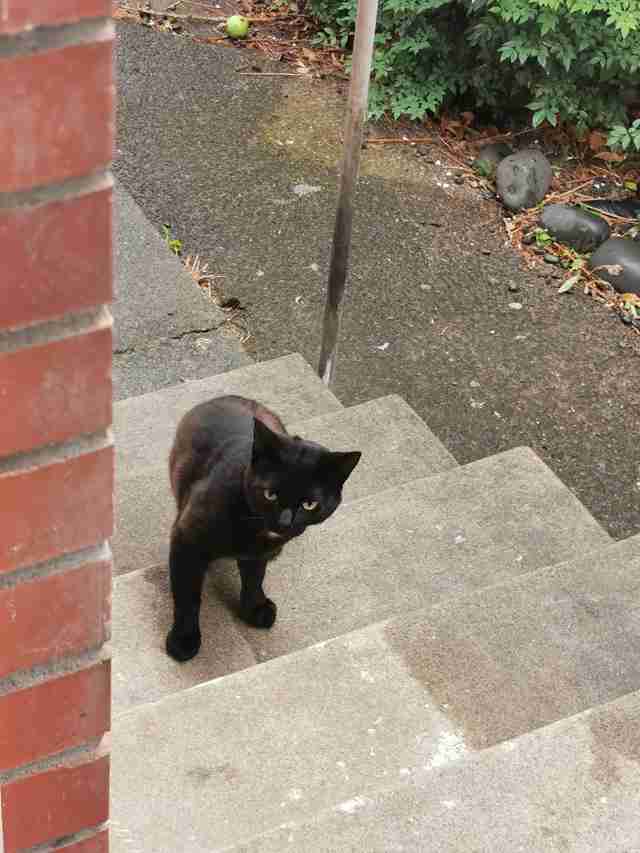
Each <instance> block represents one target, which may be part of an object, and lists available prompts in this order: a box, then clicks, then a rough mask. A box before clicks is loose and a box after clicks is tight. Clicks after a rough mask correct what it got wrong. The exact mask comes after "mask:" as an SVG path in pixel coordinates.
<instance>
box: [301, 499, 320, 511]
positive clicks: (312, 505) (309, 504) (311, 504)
mask: <svg viewBox="0 0 640 853" xmlns="http://www.w3.org/2000/svg"><path fill="white" fill-rule="evenodd" d="M302 506H303V508H304V509H306V511H307V512H313V510H314V509H317V508H318V501H303V503H302Z"/></svg>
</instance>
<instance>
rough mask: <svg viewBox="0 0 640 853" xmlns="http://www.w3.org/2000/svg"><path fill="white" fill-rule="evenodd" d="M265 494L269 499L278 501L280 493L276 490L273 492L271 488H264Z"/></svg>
mask: <svg viewBox="0 0 640 853" xmlns="http://www.w3.org/2000/svg"><path fill="white" fill-rule="evenodd" d="M264 496H265V498H266V499H267V500H268V501H277V500H278V495H277V494H276V492H272V491H271V489H265V490H264Z"/></svg>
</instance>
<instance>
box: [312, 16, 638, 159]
mask: <svg viewBox="0 0 640 853" xmlns="http://www.w3.org/2000/svg"><path fill="white" fill-rule="evenodd" d="M311 7H312V10H313V12H314V14H315V16H316V18H317V19H318V21H319V23H320V25H321V26H322V27H323V28H324V29H323V31H321V33H320V34H319V39H320V40H322V39H324V40H329V41H332V42H333V43H336V44H342V45H346V46H348V45H350V44H351V39H352V35H353V31H354V28H355V15H356V8H357V3H356V0H311ZM639 69H640V2H639V0H380V9H379V13H378V26H377V31H376V45H375V53H374V58H373V75H372V85H371V98H370V104H369V109H370V113H371V116H372V117H374V118H375V117H380V116H381V115H382V114H383V113H386V112H390V113H391V114H392V115H393V116H394V117H395V118H399V117H400V116H408V117H409V118H412V119H421V118H423V117H424V116H425V115H426V114H428V113H437V112H438V111H439V110H440V109H441V108H443V107H444V108H446V107H450V106H453V105H455V106H461V107H466V108H469V109H474V110H478V109H480V110H487V111H488V112H491V113H492V114H493V115H496V116H497V117H498V118H500V117H504V116H506V115H508V114H513V113H516V112H518V111H520V110H522V109H524V108H528V109H529V110H530V111H531V112H532V121H533V124H534V125H539V124H541V123H542V122H544V121H547V122H549V123H550V124H552V125H555V124H557V122H558V121H568V122H570V123H571V124H573V125H576V126H577V127H578V128H579V129H581V130H582V129H585V128H588V127H591V128H592V127H596V126H611V125H624V124H625V123H626V110H625V107H624V104H623V101H622V97H621V94H622V92H623V91H624V90H626V89H628V88H629V86H630V85H632V84H633V81H634V80H636V81H637V80H638V79H639ZM623 129H624V128H623ZM625 138H626V137H625ZM630 138H631V137H630ZM634 138H635V137H634ZM621 139H622V137H621ZM629 145H631V142H629V144H628V146H627V147H629Z"/></svg>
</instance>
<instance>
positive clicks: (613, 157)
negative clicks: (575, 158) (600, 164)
mask: <svg viewBox="0 0 640 853" xmlns="http://www.w3.org/2000/svg"><path fill="white" fill-rule="evenodd" d="M593 156H594V157H597V158H598V160H604V161H605V162H606V163H622V162H623V160H625V159H626V156H627V155H626V154H622V152H619V151H600V152H598V154H594V155H593Z"/></svg>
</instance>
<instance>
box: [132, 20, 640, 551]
mask: <svg viewBox="0 0 640 853" xmlns="http://www.w3.org/2000/svg"><path fill="white" fill-rule="evenodd" d="M252 64H258V65H260V66H263V67H265V62H264V59H263V58H262V57H261V56H258V55H256V54H252V53H250V52H249V51H246V50H245V51H239V50H235V49H232V48H224V47H218V46H210V45H200V44H196V43H194V42H193V41H192V40H189V39H187V38H180V37H176V36H172V35H169V34H164V33H159V32H154V31H149V30H146V29H144V28H143V27H140V26H138V25H135V24H122V25H120V27H119V33H118V69H119V78H120V81H119V89H120V107H119V140H118V156H117V161H116V173H117V175H118V178H119V180H120V181H121V183H122V184H123V185H124V187H126V189H127V190H128V191H129V192H130V193H131V194H132V195H133V196H134V198H135V199H136V201H137V202H138V204H139V205H140V206H141V207H142V209H143V211H144V213H145V215H146V216H147V217H148V218H149V220H150V221H151V222H152V223H153V224H154V225H155V226H156V228H160V226H161V224H162V223H163V222H170V223H171V224H172V226H173V229H174V232H175V233H176V235H177V236H178V237H179V238H180V239H182V240H183V241H184V244H185V249H186V251H188V252H197V253H200V254H201V255H202V256H203V258H204V259H206V260H207V261H209V263H210V264H211V266H212V267H213V268H214V269H215V271H216V272H219V273H221V274H224V276H225V279H224V288H225V291H226V294H227V296H235V297H238V298H239V299H240V300H241V301H242V302H243V303H244V304H246V305H247V306H248V313H249V316H250V321H251V326H252V330H253V333H254V336H255V343H256V350H257V356H258V358H259V359H266V358H271V357H275V356H279V355H283V354H286V353H289V352H298V351H299V352H301V353H302V354H303V355H304V356H305V357H306V358H307V359H308V360H309V361H310V362H311V363H315V362H316V361H317V353H318V348H319V328H320V320H321V316H322V305H323V299H324V288H325V282H326V274H327V261H328V256H329V251H330V236H331V231H332V227H333V217H334V213H335V189H336V169H337V164H338V163H339V158H340V146H339V139H340V127H341V122H342V108H343V100H342V95H341V94H340V93H339V92H338V91H337V90H336V87H335V85H334V84H333V83H329V82H323V81H306V80H302V79H293V78H287V77H282V78H278V77H273V76H271V77H264V78H260V77H259V76H241V74H239V73H238V72H239V71H241V70H242V69H243V68H247V67H249V66H250V65H252ZM275 67H276V68H280V70H283V68H282V67H281V66H275ZM400 149H402V150H400ZM445 184H446V185H447V186H445ZM510 282H516V283H517V284H518V285H519V288H520V289H519V292H518V293H512V292H510V291H509V289H508V285H509V283H510ZM556 290H557V281H547V280H545V279H544V278H542V277H541V276H540V275H539V274H533V273H529V272H527V271H525V269H524V268H523V265H522V263H521V262H520V259H519V258H518V257H517V256H516V255H515V254H513V253H512V252H511V251H510V250H509V249H507V248H505V246H504V232H503V230H502V228H501V225H500V211H499V210H498V209H497V208H496V206H495V205H494V204H493V203H492V202H483V201H481V200H479V199H478V198H477V196H476V194H475V193H474V191H472V190H471V189H469V188H467V187H465V186H462V187H459V186H456V185H454V184H452V183H451V182H450V181H448V180H447V176H446V173H445V170H444V168H443V167H442V166H438V165H437V164H427V163H426V162H425V159H424V158H419V157H418V156H417V155H416V154H415V152H414V151H412V150H409V149H405V148H404V146H387V147H384V146H370V147H369V148H368V149H367V150H366V151H365V152H364V162H363V168H362V179H361V182H360V187H359V194H358V210H357V216H356V222H355V231H354V246H353V275H352V283H351V295H350V300H349V304H348V306H347V311H346V313H345V320H344V330H343V338H342V349H341V355H340V360H339V364H338V380H337V385H336V389H335V390H336V393H337V395H338V397H339V398H340V399H341V400H342V402H343V403H345V404H348V405H353V404H357V403H360V402H363V401H366V400H370V399H373V398H376V397H379V396H383V395H386V394H389V393H398V394H400V395H402V396H403V397H404V398H405V399H406V400H407V401H408V402H409V403H410V404H411V405H412V406H413V408H414V409H416V410H417V412H418V413H419V414H420V415H421V416H422V417H423V418H424V420H425V421H426V422H427V424H428V425H429V426H430V427H431V429H432V430H433V431H434V432H435V433H436V435H437V436H438V437H439V438H440V440H441V441H443V443H444V444H445V445H446V447H447V448H448V450H450V451H451V452H452V453H453V455H454V456H455V457H456V459H457V460H458V462H460V463H467V462H470V461H473V460H475V459H479V458H481V457H485V456H488V455H490V454H493V453H496V452H499V451H504V450H508V449H511V448H514V447H517V446H519V445H525V444H526V445H529V446H531V447H533V449H534V450H535V451H536V452H537V453H538V454H539V455H540V456H541V457H542V458H543V459H544V461H545V462H546V463H547V464H548V465H549V466H550V467H551V468H552V469H553V470H554V471H555V472H556V473H557V474H558V475H559V476H560V477H561V478H562V480H563V481H564V482H565V483H567V484H568V485H569V486H570V488H571V489H572V490H573V491H574V492H575V493H576V494H577V495H578V496H579V498H580V499H581V500H582V501H583V502H584V503H585V504H586V506H587V507H588V508H589V509H590V511H591V512H592V513H593V514H594V515H595V516H596V517H597V518H598V519H599V520H600V521H601V522H602V523H603V524H604V525H605V526H606V527H607V528H608V530H609V531H610V532H611V534H612V535H614V536H615V537H623V536H627V535H629V534H631V533H634V532H636V531H638V530H640V500H639V497H640V492H639V486H638V481H639V480H640V472H639V470H638V465H637V459H638V454H637V439H636V432H637V421H638V409H639V406H640V390H639V386H638V382H637V379H636V377H637V370H638V360H637V356H636V355H635V354H634V352H633V340H634V339H632V338H631V336H630V333H629V332H627V331H626V330H624V329H623V327H622V325H621V324H620V323H619V322H618V321H614V320H613V319H611V317H610V316H609V315H608V314H607V312H606V311H605V310H604V309H603V308H601V307H600V306H599V305H597V304H595V303H594V302H592V301H590V300H588V299H586V298H584V297H582V296H581V295H579V294H578V295H568V296H563V297H560V296H558V295H556ZM150 293H152V294H153V298H154V299H155V298H156V292H155V289H153V290H152V291H150ZM158 295H159V294H158ZM513 303H517V304H518V305H520V306H521V307H520V308H517V307H514V306H513ZM152 360H153V361H154V362H157V359H152ZM120 363H121V364H122V363H123V362H120ZM117 369H124V368H119V367H118V368H117ZM215 369H216V368H214V369H213V370H211V369H210V370H209V371H208V373H212V372H214V370H215ZM217 369H224V362H223V363H222V367H218V368H217ZM199 375H206V374H205V373H204V371H203V373H202V374H199ZM167 379H168V377H167ZM166 384H170V383H169V381H167V382H166Z"/></svg>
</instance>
